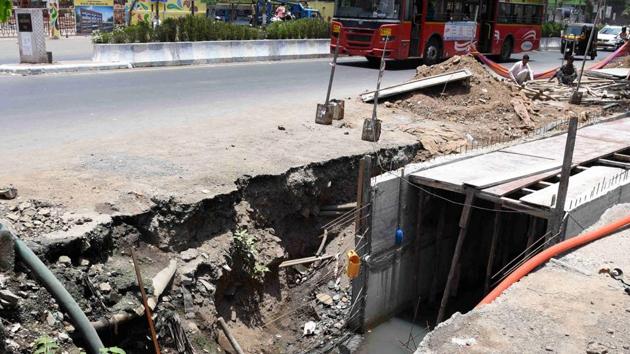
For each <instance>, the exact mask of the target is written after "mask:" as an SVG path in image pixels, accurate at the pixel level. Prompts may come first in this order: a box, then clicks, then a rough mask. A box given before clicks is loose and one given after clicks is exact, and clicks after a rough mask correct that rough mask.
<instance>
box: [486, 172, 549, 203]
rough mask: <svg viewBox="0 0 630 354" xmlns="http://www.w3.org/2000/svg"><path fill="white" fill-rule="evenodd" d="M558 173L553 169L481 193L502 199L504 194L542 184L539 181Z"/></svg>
mask: <svg viewBox="0 0 630 354" xmlns="http://www.w3.org/2000/svg"><path fill="white" fill-rule="evenodd" d="M558 172H560V169H554V170H551V171H547V172H543V173H539V174H535V175H532V176H529V177H525V178H520V179H516V180H514V181H510V182H507V183H502V184H499V185H496V186H493V187H490V188H486V189H484V190H483V192H484V193H487V194H494V195H496V196H499V197H503V196H505V195H506V194H509V193H511V192H514V191H515V190H517V189H521V188H523V187H526V186H529V185H532V184H535V183H543V181H540V180H541V179H544V178H548V177H551V176H554V175H556V174H557V173H558ZM544 183H549V182H544ZM549 184H550V185H551V184H552V183H549Z"/></svg>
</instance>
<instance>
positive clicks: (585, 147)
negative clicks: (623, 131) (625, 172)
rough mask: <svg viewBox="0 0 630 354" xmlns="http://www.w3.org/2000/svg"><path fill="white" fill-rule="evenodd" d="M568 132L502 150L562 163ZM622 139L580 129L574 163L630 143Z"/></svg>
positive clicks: (594, 157) (590, 158) (607, 152)
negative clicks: (610, 138) (614, 138)
mask: <svg viewBox="0 0 630 354" xmlns="http://www.w3.org/2000/svg"><path fill="white" fill-rule="evenodd" d="M566 139H567V136H566V134H563V135H558V136H554V137H551V138H547V139H542V140H536V141H531V142H529V143H525V144H520V145H515V146H511V147H509V148H507V149H504V150H502V151H505V152H512V153H515V154H526V155H531V156H537V157H540V158H547V159H552V160H556V161H559V162H560V163H562V157H563V154H564V145H565V143H566ZM628 141H630V140H626V141H625V143H624V142H621V141H608V140H607V139H606V137H605V136H603V137H601V138H596V137H595V136H594V137H593V138H591V137H587V136H584V135H583V132H582V131H578V137H577V139H576V141H575V150H574V151H573V164H579V163H583V162H586V161H590V160H593V159H596V158H598V157H600V156H602V155H606V154H610V153H613V152H616V151H618V150H619V149H622V148H624V147H625V146H627V145H628V143H627V142H628Z"/></svg>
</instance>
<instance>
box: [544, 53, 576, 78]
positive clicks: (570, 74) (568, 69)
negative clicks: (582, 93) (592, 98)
mask: <svg viewBox="0 0 630 354" xmlns="http://www.w3.org/2000/svg"><path fill="white" fill-rule="evenodd" d="M555 78H557V79H558V83H560V84H563V85H572V84H573V81H575V79H576V78H577V71H576V70H575V66H574V65H573V56H572V55H569V56H568V57H567V62H566V63H565V64H564V65H562V67H561V68H560V69H559V70H558V71H556V73H555V74H554V75H553V77H552V78H551V79H549V81H551V80H553V79H555Z"/></svg>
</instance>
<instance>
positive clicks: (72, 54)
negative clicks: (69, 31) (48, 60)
mask: <svg viewBox="0 0 630 354" xmlns="http://www.w3.org/2000/svg"><path fill="white" fill-rule="evenodd" d="M46 49H47V50H48V51H49V52H52V53H53V60H54V61H62V62H63V61H69V60H73V61H74V60H85V61H88V60H91V59H92V51H93V48H92V41H91V39H90V37H89V36H72V37H68V38H65V37H64V38H61V39H47V40H46ZM19 61H20V55H19V50H18V44H17V37H14V38H0V65H1V64H14V63H17V62H19Z"/></svg>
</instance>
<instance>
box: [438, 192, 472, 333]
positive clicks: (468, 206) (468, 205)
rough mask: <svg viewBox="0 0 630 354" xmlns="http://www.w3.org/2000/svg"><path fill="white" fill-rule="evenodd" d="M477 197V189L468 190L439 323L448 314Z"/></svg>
mask: <svg viewBox="0 0 630 354" xmlns="http://www.w3.org/2000/svg"><path fill="white" fill-rule="evenodd" d="M474 199H475V190H474V189H472V188H470V189H468V190H466V199H465V201H464V207H463V210H462V214H461V216H460V218H459V235H458V236H457V243H456V244H455V252H454V253H453V259H452V260H451V269H450V270H449V272H448V278H447V279H446V288H445V289H444V293H443V294H442V302H441V303H440V310H439V312H438V317H437V323H440V322H442V320H443V319H444V315H445V314H446V305H447V304H448V299H449V297H450V296H451V289H452V288H453V280H454V278H455V272H456V271H457V267H458V265H459V259H460V257H461V254H462V248H463V246H464V240H465V239H466V234H467V232H468V225H469V223H470V214H471V211H472V205H473V202H474Z"/></svg>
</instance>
